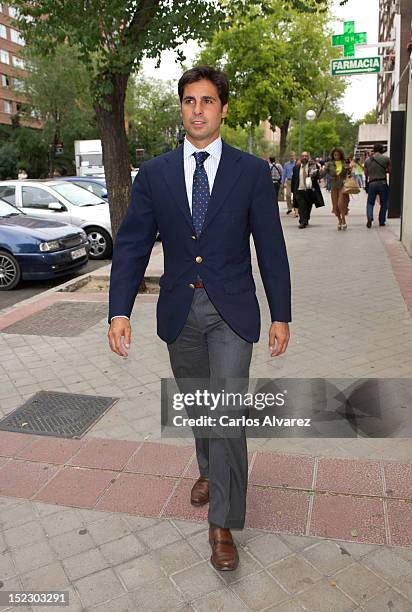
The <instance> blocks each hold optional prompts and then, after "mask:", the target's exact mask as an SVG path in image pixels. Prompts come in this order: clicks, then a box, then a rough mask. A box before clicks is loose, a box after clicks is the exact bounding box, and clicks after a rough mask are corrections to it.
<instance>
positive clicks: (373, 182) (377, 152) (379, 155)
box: [364, 144, 392, 229]
mask: <svg viewBox="0 0 412 612" xmlns="http://www.w3.org/2000/svg"><path fill="white" fill-rule="evenodd" d="M384 150H385V149H384V147H383V145H381V144H376V145H374V147H373V155H371V156H370V157H368V159H367V160H366V161H365V167H364V170H365V177H366V181H367V185H368V201H367V204H366V217H367V223H366V227H368V228H369V229H370V228H371V227H372V223H373V207H374V206H375V201H376V198H377V196H379V199H380V204H381V207H380V211H379V225H380V226H381V227H383V226H384V225H385V224H386V214H387V212H388V199H389V185H388V180H387V175H388V174H389V175H390V174H391V172H392V162H391V160H390V159H389V157H388V156H387V155H384V154H383V153H384Z"/></svg>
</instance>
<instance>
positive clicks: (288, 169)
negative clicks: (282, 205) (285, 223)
mask: <svg viewBox="0 0 412 612" xmlns="http://www.w3.org/2000/svg"><path fill="white" fill-rule="evenodd" d="M295 165H296V153H295V152H294V151H291V152H290V156H289V161H288V162H286V164H285V165H284V166H283V174H282V187H284V188H285V189H286V205H287V211H286V214H287V215H290V213H291V212H292V210H294V213H295V217H297V216H298V209H297V208H294V207H293V206H292V175H293V168H294V167H295Z"/></svg>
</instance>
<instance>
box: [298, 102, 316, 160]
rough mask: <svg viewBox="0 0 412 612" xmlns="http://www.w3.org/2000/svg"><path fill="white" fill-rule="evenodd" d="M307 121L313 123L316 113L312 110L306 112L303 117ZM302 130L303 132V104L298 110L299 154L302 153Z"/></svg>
mask: <svg viewBox="0 0 412 612" xmlns="http://www.w3.org/2000/svg"><path fill="white" fill-rule="evenodd" d="M305 117H306V119H307V121H314V120H315V119H316V112H315V111H314V110H312V109H309V110H308V111H306V115H305ZM302 130H303V104H301V105H300V110H299V153H302V137H303V134H302Z"/></svg>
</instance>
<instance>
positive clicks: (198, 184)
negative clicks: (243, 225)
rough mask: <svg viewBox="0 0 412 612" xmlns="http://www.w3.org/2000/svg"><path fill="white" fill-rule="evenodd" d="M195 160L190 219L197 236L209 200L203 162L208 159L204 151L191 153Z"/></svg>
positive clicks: (200, 229)
mask: <svg viewBox="0 0 412 612" xmlns="http://www.w3.org/2000/svg"><path fill="white" fill-rule="evenodd" d="M193 155H194V158H195V160H196V169H195V172H194V174H193V191H192V217H193V227H194V228H195V231H196V234H197V235H198V236H199V235H200V233H201V231H202V226H203V223H204V220H205V217H206V211H207V207H208V204H209V200H210V191H209V180H208V178H207V173H206V170H205V167H204V165H203V164H204V162H205V160H206V159H207V158H208V157H209V153H207V152H206V151H199V152H198V153H193Z"/></svg>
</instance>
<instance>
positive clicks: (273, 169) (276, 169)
mask: <svg viewBox="0 0 412 612" xmlns="http://www.w3.org/2000/svg"><path fill="white" fill-rule="evenodd" d="M269 168H270V174H271V177H272V183H273V187H274V189H275V194H276V203H278V200H279V189H280V183H281V182H282V173H283V168H282V165H281V164H279V163H278V162H277V161H276V157H274V156H273V155H271V156H270V157H269Z"/></svg>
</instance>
